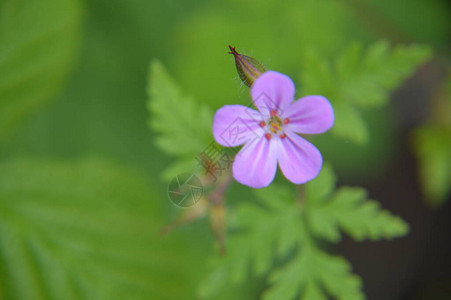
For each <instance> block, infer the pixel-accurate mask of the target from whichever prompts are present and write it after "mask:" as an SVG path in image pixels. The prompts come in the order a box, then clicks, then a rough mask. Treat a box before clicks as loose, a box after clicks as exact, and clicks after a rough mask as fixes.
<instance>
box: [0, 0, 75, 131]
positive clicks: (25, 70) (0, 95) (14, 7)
mask: <svg viewBox="0 0 451 300" xmlns="http://www.w3.org/2000/svg"><path fill="white" fill-rule="evenodd" d="M80 6H81V3H80V2H79V1H78V0H64V1H59V0H29V1H23V0H22V1H12V0H6V1H2V2H1V3H0V11H1V14H0V74H2V75H1V77H0V139H3V138H5V136H6V135H7V133H9V131H10V130H11V129H12V128H13V127H14V126H15V125H17V124H18V123H19V122H20V121H21V120H22V119H23V118H24V117H25V116H27V115H29V114H30V113H31V112H32V111H34V110H36V109H37V108H38V107H39V106H41V105H42V104H44V103H46V102H47V101H48V100H49V99H50V98H51V97H52V96H53V95H55V94H56V93H57V91H59V90H60V88H61V84H62V83H63V82H64V80H65V78H66V77H67V74H68V71H69V70H70V69H71V67H72V64H73V61H74V59H75V56H76V53H77V49H78V47H77V46H78V40H79V32H80V25H81V22H80V21H81V7H80Z"/></svg>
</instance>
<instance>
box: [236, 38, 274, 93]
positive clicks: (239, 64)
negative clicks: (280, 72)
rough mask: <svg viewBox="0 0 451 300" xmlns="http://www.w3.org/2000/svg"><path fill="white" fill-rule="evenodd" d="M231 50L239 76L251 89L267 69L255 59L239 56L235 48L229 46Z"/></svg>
mask: <svg viewBox="0 0 451 300" xmlns="http://www.w3.org/2000/svg"><path fill="white" fill-rule="evenodd" d="M229 49H230V52H229V53H230V54H233V56H235V65H236V70H237V71H238V75H240V78H241V80H242V81H243V82H244V83H245V84H246V85H247V86H248V87H251V86H252V84H253V83H254V81H255V79H257V78H258V77H259V76H260V75H261V74H263V73H265V72H266V69H265V67H263V65H262V64H261V63H260V62H259V61H258V60H256V59H255V58H253V57H250V56H246V55H243V54H239V53H238V52H236V50H235V47H232V46H230V45H229Z"/></svg>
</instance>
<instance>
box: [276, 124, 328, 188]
mask: <svg viewBox="0 0 451 300" xmlns="http://www.w3.org/2000/svg"><path fill="white" fill-rule="evenodd" d="M286 134H287V137H286V138H284V139H279V141H280V142H279V149H278V160H279V166H280V169H281V170H282V173H283V175H285V177H286V178H287V179H288V180H290V181H291V182H293V183H296V184H301V183H305V182H307V181H309V180H312V179H313V178H315V177H316V176H318V174H319V171H320V170H321V166H322V164H323V158H322V156H321V153H320V152H319V150H318V149H316V147H315V146H313V145H312V144H310V143H309V142H308V141H307V140H305V139H304V138H302V137H300V136H299V135H297V134H296V133H292V132H289V131H286Z"/></svg>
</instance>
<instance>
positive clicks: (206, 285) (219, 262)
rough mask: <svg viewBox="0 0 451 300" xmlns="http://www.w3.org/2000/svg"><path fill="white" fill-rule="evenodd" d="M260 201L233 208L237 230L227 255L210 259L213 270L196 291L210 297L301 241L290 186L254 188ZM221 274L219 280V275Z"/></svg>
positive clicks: (262, 271) (260, 272) (301, 231)
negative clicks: (235, 209)
mask: <svg viewBox="0 0 451 300" xmlns="http://www.w3.org/2000/svg"><path fill="white" fill-rule="evenodd" d="M256 194H257V196H258V198H259V200H261V202H260V205H259V206H256V205H252V204H246V203H245V204H242V205H240V206H239V208H238V211H237V212H236V216H235V217H234V218H236V219H237V220H239V221H238V224H237V225H235V228H232V229H233V230H236V231H237V232H236V234H233V235H231V236H230V237H228V243H227V255H226V256H223V257H217V258H216V259H215V260H214V261H213V269H214V270H213V272H212V273H211V274H210V275H209V276H208V277H207V278H206V279H205V281H204V282H203V283H202V284H201V288H200V291H199V294H200V295H201V296H202V297H206V298H209V297H212V296H214V295H215V294H217V293H218V292H219V291H220V290H221V289H223V288H224V287H225V286H226V285H228V284H238V283H242V282H243V281H244V280H245V279H246V278H248V276H249V273H250V268H251V270H252V274H254V275H257V276H261V275H263V274H265V273H267V272H268V271H269V270H270V268H271V266H272V264H273V262H274V260H275V259H276V258H277V257H283V256H284V255H286V253H288V252H289V251H290V250H292V249H294V248H295V247H296V246H297V245H299V244H301V243H302V238H303V236H305V232H304V227H303V224H302V219H301V216H300V209H299V206H297V204H296V203H295V202H294V201H292V200H293V198H294V197H293V194H292V193H291V192H290V190H288V189H286V188H284V187H280V186H275V185H272V186H271V187H268V188H265V189H260V190H256ZM218 278H220V280H219V279H218Z"/></svg>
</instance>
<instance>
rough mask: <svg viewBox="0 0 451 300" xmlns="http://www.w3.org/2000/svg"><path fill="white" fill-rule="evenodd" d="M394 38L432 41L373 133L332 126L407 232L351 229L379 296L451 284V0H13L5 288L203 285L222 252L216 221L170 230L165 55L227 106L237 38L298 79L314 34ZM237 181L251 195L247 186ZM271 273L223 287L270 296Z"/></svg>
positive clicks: (347, 160) (438, 295)
mask: <svg viewBox="0 0 451 300" xmlns="http://www.w3.org/2000/svg"><path fill="white" fill-rule="evenodd" d="M381 39H383V40H387V41H389V42H390V43H392V44H394V45H396V44H412V43H419V44H423V45H427V46H429V47H430V48H431V49H432V53H433V56H432V58H431V59H430V60H428V62H427V63H425V64H422V65H421V66H420V67H419V68H418V69H417V70H416V71H415V73H414V74H413V76H411V77H410V78H409V79H408V80H407V81H405V82H404V83H403V84H402V86H401V87H400V88H398V89H396V90H395V91H393V93H392V94H391V101H390V103H389V105H387V106H385V107H382V108H378V109H374V110H369V111H366V112H365V113H364V119H365V120H366V121H367V123H368V129H369V132H370V136H371V139H370V140H369V142H368V143H367V144H365V145H360V144H355V143H353V142H351V141H346V140H338V139H336V138H335V137H333V136H329V135H327V136H326V138H324V139H322V140H319V141H318V147H319V148H320V149H321V151H322V153H323V156H324V157H325V159H327V160H329V161H330V162H331V163H332V165H333V166H334V169H335V171H336V173H337V176H338V179H339V184H348V185H349V184H350V185H359V186H364V187H366V188H367V189H368V191H369V194H370V196H371V198H373V199H377V200H378V201H380V202H381V204H382V206H383V207H384V208H387V209H388V210H390V211H392V212H393V213H395V214H397V215H399V216H401V217H402V218H404V219H405V220H406V221H407V222H408V223H409V224H410V226H411V231H410V233H409V235H408V236H407V237H405V238H401V239H397V240H394V241H387V242H377V243H375V242H362V243H356V242H354V241H351V240H350V239H348V238H346V237H345V238H344V239H343V241H342V242H341V243H340V244H338V246H337V247H336V248H334V249H333V251H334V252H336V253H339V254H342V255H343V256H345V257H346V258H347V259H349V260H350V262H351V263H352V265H353V270H354V272H355V273H357V274H359V275H360V276H361V277H362V279H363V281H364V291H365V293H366V295H367V297H368V299H449V298H450V297H451V262H450V257H449V253H451V226H450V225H451V221H450V220H451V218H450V217H451V204H450V201H447V200H448V198H449V193H448V194H447V192H446V191H449V183H450V181H449V178H450V177H451V175H449V173H450V170H449V168H448V167H449V166H450V162H449V161H450V160H451V158H450V154H449V153H450V152H448V150H449V151H451V150H450V148H449V141H450V139H451V136H449V135H448V133H449V132H450V131H449V130H450V126H451V125H450V124H451V123H450V118H451V115H450V113H451V111H450V107H451V106H450V101H451V100H450V99H451V75H450V74H451V73H450V70H451V65H450V59H451V57H450V53H451V5H450V4H449V3H448V1H446V0H431V1H421V0H410V1H402V0H399V1H391V0H390V1H389V0H379V1H376V0H343V1H333V0H321V1H313V0H303V1H291V0H289V1H284V2H281V1H272V0H268V1H255V0H246V1H242V0H241V1H238V0H230V1H204V0H198V1H175V0H172V1H152V0H149V1H144V0H128V1H120V0H108V1H106V0H90V1H88V0H86V1H81V0H26V1H25V0H20V1H13V0H0V126H1V128H0V299H72V298H73V299H196V297H197V296H196V290H197V288H198V285H199V283H200V280H201V278H202V277H204V276H205V272H206V269H207V267H206V257H208V256H209V255H211V254H212V253H213V252H214V251H217V250H216V248H214V247H212V245H213V244H214V243H215V240H214V237H213V236H212V234H211V233H210V229H209V227H208V222H207V221H206V220H199V221H198V222H195V223H193V224H190V225H187V226H183V227H182V228H180V229H177V230H176V231H174V232H172V233H170V234H169V235H167V236H161V235H160V234H159V233H158V231H159V229H160V228H162V227H163V226H164V225H165V224H167V223H169V222H170V221H171V219H172V218H174V216H175V215H176V214H177V208H175V207H174V206H173V205H172V204H171V203H170V202H169V200H168V197H167V194H166V189H167V184H168V182H167V181H165V180H163V179H162V177H161V172H162V170H164V169H165V167H167V165H168V164H170V163H171V161H172V160H173V158H172V157H171V156H170V155H168V154H167V153H164V151H161V150H160V149H158V147H156V145H155V143H154V138H155V132H153V131H152V130H150V129H149V126H148V121H149V118H151V116H150V114H149V111H148V109H147V105H146V103H147V95H146V86H147V83H148V70H149V64H150V62H151V61H152V60H154V59H158V60H159V61H161V62H162V64H163V65H164V66H165V67H166V68H167V70H168V72H169V73H170V74H171V76H173V77H174V79H175V81H176V82H177V84H178V85H179V86H180V88H181V90H182V91H183V93H186V94H187V95H191V96H192V97H193V98H194V99H195V100H196V101H197V102H199V103H203V104H206V105H208V106H210V107H211V108H212V109H217V108H219V107H220V106H222V105H224V104H233V103H242V104H247V103H248V102H249V97H248V90H247V88H246V87H245V86H242V85H241V83H240V81H239V79H238V78H237V74H236V70H235V66H234V61H233V57H232V56H231V55H229V54H227V51H228V47H227V46H228V45H229V44H230V45H232V46H236V47H237V50H241V51H243V52H244V53H246V54H247V55H251V56H253V57H256V58H258V59H259V60H260V61H262V62H264V63H265V65H266V66H267V67H268V68H269V69H273V70H278V71H280V72H282V73H285V74H288V75H290V76H291V77H292V78H293V79H294V80H295V82H299V81H297V80H298V79H299V74H300V69H301V68H302V65H301V59H300V57H301V55H302V53H303V52H305V51H306V49H315V51H318V52H320V53H321V54H322V55H323V57H326V58H330V59H333V58H334V57H335V56H336V54H337V53H339V52H341V51H343V49H345V48H346V47H347V46H348V45H349V44H351V43H355V42H358V43H361V44H363V45H364V46H366V45H370V44H371V43H373V42H376V41H379V40H381ZM297 85H298V84H297ZM298 89H299V90H302V86H298ZM193 122H196V120H193ZM418 128H423V131H422V132H426V133H424V134H423V135H424V136H425V137H423V138H418V136H419V133H418V132H419V131H418ZM424 128H426V129H424ZM431 128H432V129H431ZM437 128H439V129H437ZM428 130H429V131H428ZM437 132H438V133H437ZM429 137H430V138H429ZM428 139H429V140H430V139H432V140H433V141H432V142H431V143H430V144H426V146H424V143H425V142H424V141H425V140H428ZM447 143H448V146H446V144H447ZM418 144H420V145H418ZM421 145H423V146H424V147H423V148H425V149H426V150H424V151H425V152H426V153H431V154H430V155H429V156H428V155H427V154H426V157H432V158H433V159H432V160H434V157H435V153H439V154H438V156H437V157H438V158H437V159H436V160H435V162H433V163H434V164H436V165H438V166H439V167H438V169H440V168H441V171H439V172H438V174H439V175H437V173H434V170H435V169H433V168H432V170H428V171H424V168H425V167H424V165H426V166H428V164H430V163H432V162H430V161H428V160H426V161H425V160H424V159H422V158H423V156H421V155H417V153H419V152H421V151H420V150H418V149H420V148H421V147H422V146H421ZM431 145H432V146H431ZM444 145H445V146H444ZM447 147H448V148H447ZM423 148H421V149H423ZM437 149H438V150H437ZM440 166H441V167H440ZM426 169H427V167H426ZM428 172H429V173H428ZM174 175H175V174H174ZM425 176H426V177H428V178H429V179H430V178H435V177H434V176H440V178H437V181H439V182H442V184H441V187H438V190H439V192H436V193H438V194H434V195H432V196H431V194H430V193H429V194H428V193H425V190H424V189H423V188H422V187H423V186H424V182H423V181H427V179H424V177H425ZM432 181H434V180H432ZM440 191H442V192H440ZM426 192H427V191H426ZM231 193H232V195H235V197H240V195H242V193H245V192H243V188H242V187H240V186H238V184H236V183H235V184H234V185H232V191H231ZM241 197H242V198H244V199H242V200H243V201H245V200H246V199H245V197H244V196H241ZM263 287H264V283H263V282H262V281H260V280H249V281H248V282H247V283H246V284H245V285H242V286H239V287H235V288H231V289H230V291H227V292H226V294H224V295H223V297H224V299H256V298H257V297H258V295H259V293H260V292H261V290H262V289H263Z"/></svg>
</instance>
